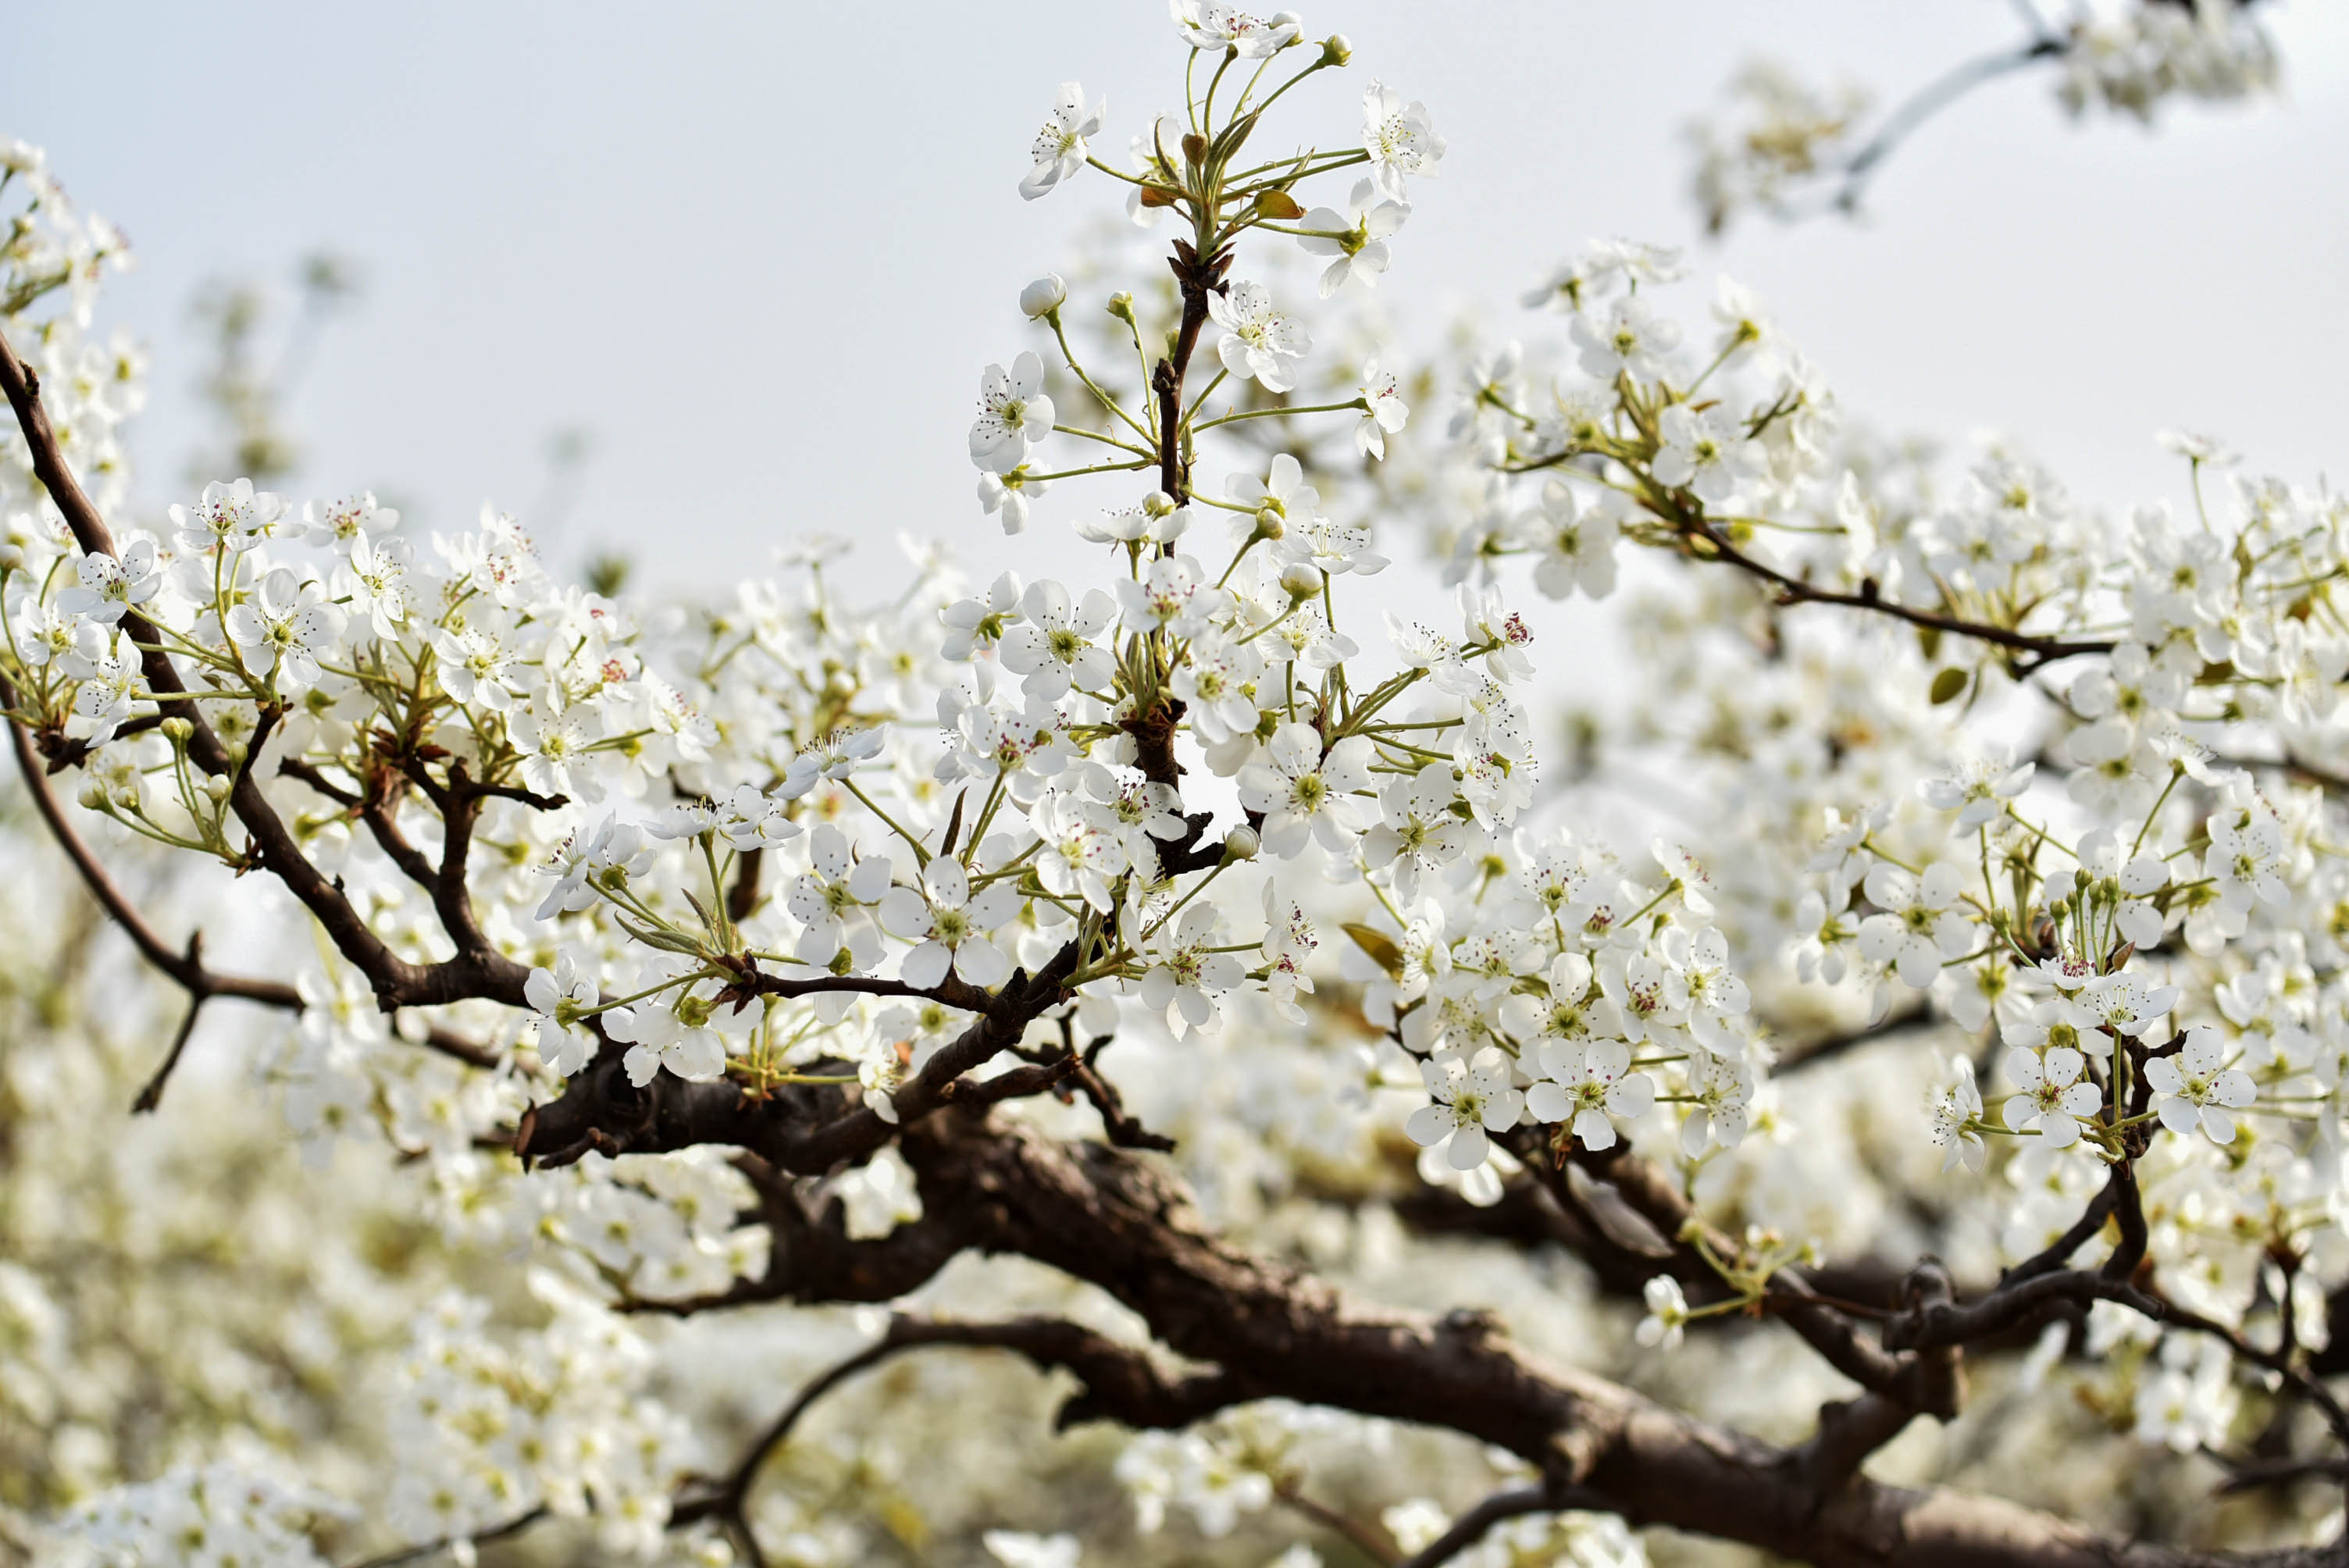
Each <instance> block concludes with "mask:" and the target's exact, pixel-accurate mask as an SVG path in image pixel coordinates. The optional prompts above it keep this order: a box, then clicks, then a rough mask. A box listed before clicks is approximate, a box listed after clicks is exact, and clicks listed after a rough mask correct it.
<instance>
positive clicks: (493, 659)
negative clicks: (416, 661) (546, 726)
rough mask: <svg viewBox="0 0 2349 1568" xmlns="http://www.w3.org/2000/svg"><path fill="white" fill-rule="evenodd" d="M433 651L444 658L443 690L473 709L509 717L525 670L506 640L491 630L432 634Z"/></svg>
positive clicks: (477, 628)
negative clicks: (484, 709) (485, 710)
mask: <svg viewBox="0 0 2349 1568" xmlns="http://www.w3.org/2000/svg"><path fill="white" fill-rule="evenodd" d="M431 641H432V650H433V652H434V653H435V654H437V655H440V686H441V689H442V690H444V691H446V692H447V693H448V694H449V695H450V696H452V697H454V698H456V699H457V700H458V701H459V702H460V703H464V704H466V705H468V706H470V707H483V708H487V709H488V710H489V711H490V712H492V713H505V712H507V711H509V710H510V709H512V707H513V706H514V699H515V697H516V696H517V693H516V692H515V689H514V683H516V682H517V681H520V680H521V679H522V678H523V669H522V666H521V665H520V663H519V662H518V661H517V660H516V659H515V658H514V656H513V655H512V652H510V651H509V650H508V648H507V646H506V643H505V639H504V638H503V637H502V636H501V635H500V634H498V633H497V632H495V631H494V630H492V629H491V628H489V627H487V626H471V625H469V626H467V627H465V628H464V629H463V630H462V631H450V629H449V628H447V627H445V626H444V627H441V628H440V630H438V631H436V632H434V633H433V634H432V639H431Z"/></svg>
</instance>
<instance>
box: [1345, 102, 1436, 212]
mask: <svg viewBox="0 0 2349 1568" xmlns="http://www.w3.org/2000/svg"><path fill="white" fill-rule="evenodd" d="M1362 146H1363V148H1364V149H1365V150H1368V151H1369V153H1370V155H1371V178H1372V179H1373V180H1375V181H1377V182H1378V187H1379V189H1380V190H1381V191H1384V192H1385V193H1386V194H1387V196H1388V197H1390V198H1391V199H1392V200H1394V201H1402V200H1403V198H1404V187H1405V183H1406V178H1407V177H1408V176H1410V175H1414V174H1423V175H1425V176H1427V177H1428V178H1429V179H1431V180H1432V179H1433V178H1434V177H1435V174H1436V168H1435V166H1436V164H1437V163H1438V162H1439V161H1441V160H1442V159H1443V157H1444V139H1443V138H1442V137H1440V136H1438V135H1436V134H1435V126H1434V124H1433V121H1431V120H1430V119H1428V115H1427V106H1426V105H1425V104H1423V103H1405V102H1403V100H1402V94H1400V93H1398V92H1396V91H1395V90H1394V89H1393V88H1390V87H1387V86H1385V85H1383V84H1382V83H1380V82H1375V81H1374V82H1372V83H1371V85H1370V86H1369V87H1367V88H1363V89H1362Z"/></svg>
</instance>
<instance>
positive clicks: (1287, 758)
mask: <svg viewBox="0 0 2349 1568" xmlns="http://www.w3.org/2000/svg"><path fill="white" fill-rule="evenodd" d="M1370 764H1371V743H1370V741H1369V739H1368V738H1365V737H1362V736H1359V735H1357V736H1350V737H1349V738H1346V739H1344V740H1341V741H1340V742H1339V743H1338V744H1337V745H1336V746H1334V747H1331V748H1330V751H1329V753H1328V755H1327V756H1324V755H1323V753H1322V749H1321V737H1320V736H1319V734H1317V733H1316V732H1315V731H1314V729H1313V727H1311V726H1310V725H1305V724H1298V723H1294V722H1291V723H1288V724H1284V725H1282V726H1281V727H1279V728H1278V729H1277V730H1275V731H1273V735H1272V738H1271V739H1270V740H1268V741H1267V742H1266V743H1265V744H1264V746H1263V748H1261V749H1260V750H1259V752H1258V753H1257V760H1256V761H1254V762H1251V763H1249V764H1248V765H1247V767H1245V768H1242V769H1240V773H1239V791H1240V804H1241V805H1243V806H1245V807H1247V809H1248V810H1251V811H1261V812H1263V813H1264V827H1263V830H1262V833H1263V838H1264V848H1265V851H1266V852H1267V853H1268V854H1272V855H1277V856H1278V857H1280V858H1281V859H1283V860H1287V859H1289V858H1291V857H1293V856H1295V855H1298V854H1299V853H1301V852H1303V851H1304V849H1305V846H1306V844H1307V842H1308V841H1319V843H1320V845H1321V847H1322V848H1323V849H1326V850H1330V851H1333V852H1336V853H1341V854H1342V853H1344V852H1345V851H1347V850H1348V849H1349V848H1350V845H1351V844H1352V841H1353V836H1354V833H1355V831H1356V830H1357V824H1358V822H1359V820H1360V814H1359V810H1358V807H1357V804H1356V802H1355V800H1354V799H1353V796H1354V794H1355V792H1356V791H1357V790H1361V789H1368V788H1369V786H1370V783H1371V771H1370Z"/></svg>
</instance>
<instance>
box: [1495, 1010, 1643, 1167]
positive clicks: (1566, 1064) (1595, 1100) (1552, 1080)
mask: <svg viewBox="0 0 2349 1568" xmlns="http://www.w3.org/2000/svg"><path fill="white" fill-rule="evenodd" d="M1541 1070H1542V1076H1541V1078H1539V1079H1538V1080H1537V1082H1536V1083H1535V1084H1534V1086H1533V1088H1530V1089H1528V1090H1526V1109H1529V1110H1531V1111H1532V1112H1533V1114H1534V1117H1535V1119H1537V1120H1539V1121H1544V1122H1549V1123H1554V1124H1557V1125H1560V1126H1563V1127H1565V1128H1566V1129H1567V1130H1568V1131H1570V1132H1572V1133H1573V1134H1574V1136H1575V1137H1576V1138H1577V1139H1578V1140H1580V1141H1581V1143H1582V1146H1583V1147H1584V1148H1585V1149H1589V1150H1601V1149H1612V1148H1614V1147H1615V1138H1616V1132H1615V1123H1614V1121H1613V1119H1612V1118H1614V1117H1618V1116H1619V1117H1622V1118H1623V1119H1625V1120H1627V1121H1629V1120H1637V1119H1639V1118H1640V1117H1643V1116H1645V1115H1647V1114H1648V1111H1649V1109H1650V1108H1651V1107H1652V1106H1653V1105H1654V1104H1655V1103H1656V1084H1655V1080H1654V1079H1653V1078H1650V1077H1649V1076H1648V1075H1647V1074H1646V1073H1642V1072H1633V1071H1632V1070H1631V1047H1630V1046H1628V1045H1626V1044H1625V1043H1624V1042H1623V1041H1621V1040H1610V1039H1604V1038H1599V1037H1590V1038H1588V1039H1581V1040H1562V1039H1554V1040H1550V1041H1548V1042H1547V1043H1546V1044H1544V1045H1543V1047H1542V1048H1541Z"/></svg>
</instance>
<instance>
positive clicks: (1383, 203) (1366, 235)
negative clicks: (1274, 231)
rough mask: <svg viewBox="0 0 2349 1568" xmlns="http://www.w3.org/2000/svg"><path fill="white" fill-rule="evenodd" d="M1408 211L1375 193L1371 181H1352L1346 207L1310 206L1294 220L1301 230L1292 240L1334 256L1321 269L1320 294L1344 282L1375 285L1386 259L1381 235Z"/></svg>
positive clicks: (1388, 257)
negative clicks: (1303, 214) (1303, 215)
mask: <svg viewBox="0 0 2349 1568" xmlns="http://www.w3.org/2000/svg"><path fill="white" fill-rule="evenodd" d="M1410 216H1411V203H1410V202H1408V201H1396V200H1394V199H1392V197H1381V193H1380V191H1379V187H1378V185H1377V183H1376V182H1375V181H1369V180H1361V181H1355V184H1354V191H1353V194H1352V195H1350V196H1349V197H1348V198H1347V199H1346V211H1342V212H1340V211H1338V210H1337V209H1336V208H1334V207H1316V208H1314V209H1312V210H1311V211H1309V212H1307V213H1306V214H1305V217H1304V220H1303V222H1301V223H1300V224H1299V227H1300V228H1301V229H1303V230H1305V231H1306V232H1304V233H1302V234H1300V235H1299V238H1298V241H1297V242H1298V243H1299V245H1300V246H1302V247H1303V248H1304V250H1305V253H1306V254H1307V255H1309V256H1334V257H1335V258H1337V259H1336V260H1334V261H1332V262H1331V263H1330V264H1329V265H1328V266H1326V267H1324V268H1322V269H1321V283H1320V290H1321V297H1322V298H1323V299H1328V298H1329V297H1330V295H1331V294H1336V293H1337V292H1338V291H1339V290H1340V289H1341V288H1343V287H1345V286H1346V284H1348V283H1349V282H1360V283H1361V285H1362V286H1363V287H1364V288H1366V289H1367V288H1376V287H1377V286H1378V282H1379V274H1380V273H1382V272H1385V271H1386V270H1387V263H1388V262H1389V261H1390V260H1391V259H1392V256H1391V253H1390V252H1389V251H1388V248H1387V239H1388V237H1389V236H1390V235H1392V234H1393V233H1394V232H1395V231H1396V230H1398V229H1400V228H1402V226H1403V222H1404V220H1406V219H1408V218H1409V217H1410Z"/></svg>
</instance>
